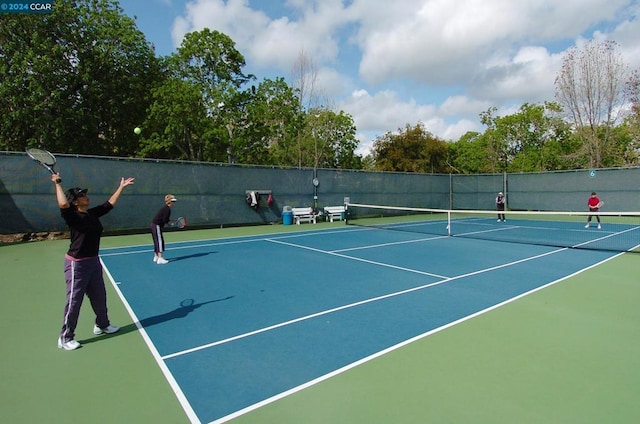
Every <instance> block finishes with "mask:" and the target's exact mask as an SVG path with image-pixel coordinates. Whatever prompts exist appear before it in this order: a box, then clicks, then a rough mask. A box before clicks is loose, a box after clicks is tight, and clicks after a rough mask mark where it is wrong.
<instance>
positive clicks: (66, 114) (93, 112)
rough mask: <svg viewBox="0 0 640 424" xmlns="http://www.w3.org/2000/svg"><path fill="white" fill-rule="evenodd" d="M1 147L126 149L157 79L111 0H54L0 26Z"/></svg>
mask: <svg viewBox="0 0 640 424" xmlns="http://www.w3.org/2000/svg"><path fill="white" fill-rule="evenodd" d="M0 39H2V40H3V41H2V43H0V74H2V76H3V78H2V80H0V109H1V110H2V111H3V113H2V114H0V148H1V149H6V150H23V149H24V148H25V147H26V146H44V147H46V148H47V149H49V150H52V151H56V152H65V153H88V154H99V155H122V156H126V155H133V154H135V152H136V150H137V147H138V145H137V143H138V139H137V137H136V136H135V135H134V134H133V128H135V127H136V126H138V125H139V124H140V122H141V121H142V119H143V117H144V111H145V109H146V107H147V105H148V101H149V93H150V91H151V87H152V86H153V84H154V82H155V81H156V80H157V79H158V78H157V77H158V72H159V67H158V63H157V60H156V58H155V56H154V53H153V50H152V48H151V47H150V45H149V43H147V41H146V40H145V38H144V35H143V34H142V33H141V32H140V31H138V30H137V28H136V26H135V23H134V22H133V21H132V20H131V19H130V18H128V17H126V16H124V15H123V13H122V9H120V7H119V6H118V3H117V2H115V1H111V0H77V1H74V2H57V3H56V7H55V8H54V10H53V13H51V14H47V15H6V16H3V17H2V25H1V26H0Z"/></svg>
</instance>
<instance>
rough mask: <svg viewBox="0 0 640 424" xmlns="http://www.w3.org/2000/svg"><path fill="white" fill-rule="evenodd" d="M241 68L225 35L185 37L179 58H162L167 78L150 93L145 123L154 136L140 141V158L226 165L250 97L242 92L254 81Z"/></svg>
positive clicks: (202, 33) (200, 33) (204, 32)
mask: <svg viewBox="0 0 640 424" xmlns="http://www.w3.org/2000/svg"><path fill="white" fill-rule="evenodd" d="M244 66H245V59H244V57H243V56H242V54H241V53H240V52H239V51H238V50H236V48H235V43H234V42H233V40H232V39H231V38H229V37H228V36H227V35H225V34H222V33H220V32H218V31H211V30H209V29H203V30H202V31H197V32H192V33H189V34H187V35H186V36H185V38H184V40H183V41H182V44H181V46H180V47H179V48H178V50H177V52H176V53H174V54H172V55H171V56H169V57H167V58H166V61H165V75H166V78H165V79H164V80H163V82H162V85H161V86H160V87H159V88H157V89H156V90H154V93H153V104H152V105H151V107H150V108H149V115H148V117H147V125H148V126H149V127H150V128H153V129H154V131H153V134H154V136H153V137H149V138H147V139H145V140H144V144H145V148H144V153H145V154H155V155H161V156H168V157H171V156H173V155H174V152H179V157H178V158H180V159H187V160H195V161H201V160H205V161H217V162H222V161H227V160H229V159H230V155H231V153H232V151H233V150H234V149H233V147H232V146H231V143H232V142H233V141H234V140H235V137H234V134H235V132H236V129H237V128H238V126H241V125H243V122H246V120H247V116H246V105H247V103H248V102H249V101H250V100H251V99H250V98H251V95H252V91H251V90H250V89H246V88H245V89H244V90H243V86H244V85H246V84H247V83H248V82H250V81H251V80H252V79H254V77H253V76H251V75H245V74H244V73H243V72H242V68H243V67H244ZM177 89H184V93H179V92H175V90H177ZM187 115H188V116H187Z"/></svg>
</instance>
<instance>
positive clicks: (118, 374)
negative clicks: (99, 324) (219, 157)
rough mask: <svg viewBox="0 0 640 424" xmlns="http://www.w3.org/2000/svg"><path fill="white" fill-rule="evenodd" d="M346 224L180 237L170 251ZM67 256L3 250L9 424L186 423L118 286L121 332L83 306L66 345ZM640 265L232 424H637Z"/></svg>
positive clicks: (34, 248) (474, 324)
mask: <svg viewBox="0 0 640 424" xmlns="http://www.w3.org/2000/svg"><path fill="white" fill-rule="evenodd" d="M339 225H342V224H340V223H333V224H330V223H326V224H318V225H311V224H307V225H301V226H281V225H274V226H260V227H244V228H228V229H216V230H198V231H172V232H169V233H168V234H167V241H168V242H174V241H180V240H199V239H208V238H216V237H232V236H234V237H235V236H242V235H250V234H256V233H261V234H269V233H276V232H282V231H301V230H316V229H320V228H331V227H335V226H339ZM124 245H150V236H149V235H147V234H140V235H129V236H119V237H105V238H104V239H103V247H117V246H124ZM67 247H68V240H53V241H42V242H34V243H24V244H18V245H12V246H2V247H0V264H1V267H2V270H1V271H2V283H0V299H1V300H0V302H1V306H2V307H1V308H0V322H1V323H2V326H3V329H4V333H5V340H4V341H3V343H2V345H1V347H0V354H1V355H2V358H3V361H2V364H1V365H0V370H1V371H0V376H1V377H2V388H1V389H0V395H1V396H0V414H1V416H2V417H3V421H5V422H9V423H17V424H20V423H34V422H72V421H74V422H75V421H80V422H82V421H87V422H92V423H98V424H100V423H116V422H123V423H127V422H130V423H156V424H180V423H187V422H188V419H187V417H186V415H185V414H184V412H183V410H182V408H181V406H180V405H179V402H178V400H177V399H176V397H175V395H174V393H173V391H172V390H171V388H170V386H169V384H168V383H167V381H166V379H165V378H164V376H163V374H162V373H161V371H160V369H159V367H158V365H157V364H156V363H155V361H154V359H153V357H152V355H151V353H150V352H149V351H148V349H147V347H146V345H145V344H144V342H143V340H142V337H141V336H140V334H139V333H138V332H137V331H135V329H134V327H133V323H132V321H131V318H130V317H129V316H128V314H127V312H126V310H125V308H124V306H123V305H122V303H121V302H120V300H119V298H118V297H117V295H116V293H115V290H114V289H113V288H112V287H111V286H110V285H108V287H107V290H108V296H109V307H110V315H111V319H112V321H113V322H114V323H115V324H117V325H120V326H122V327H123V331H122V332H121V333H118V334H116V335H112V336H94V335H93V334H92V332H91V329H92V326H93V314H92V311H91V310H90V306H89V304H88V302H85V304H84V305H83V311H82V313H81V317H80V322H79V325H78V333H77V338H78V340H79V341H81V342H82V343H83V344H84V347H82V348H81V349H79V350H77V351H72V352H66V351H62V350H60V349H58V348H57V347H56V338H57V335H58V332H59V330H60V323H61V319H62V308H63V306H64V277H63V273H62V265H63V255H64V252H65V251H66V249H67ZM150 259H151V257H150ZM639 265H640V256H639V255H638V254H626V255H622V256H619V257H617V258H615V259H613V260H610V261H608V262H606V263H604V264H601V265H600V266H597V267H595V268H592V269H590V270H588V271H585V272H583V273H581V274H579V275H577V276H574V277H572V278H569V279H567V280H564V281H561V282H559V283H557V284H555V285H553V286H551V287H549V288H546V289H544V290H541V291H539V292H536V293H534V294H531V295H529V296H527V297H524V298H522V299H519V300H517V301H515V302H512V303H510V304H507V305H505V306H503V307H501V308H498V309H495V310H493V311H491V312H489V313H487V314H484V315H481V316H479V317H476V318H474V319H472V320H469V321H465V322H463V323H461V324H458V325H456V326H454V327H451V328H449V329H447V330H445V331H442V332H439V333H436V334H434V335H432V336H430V337H426V338H424V339H421V340H419V341H417V342H415V343H412V344H410V345H407V346H405V347H403V348H401V349H398V350H396V351H394V352H392V353H390V354H388V355H385V356H382V357H379V358H377V359H375V360H373V361H371V362H368V363H366V364H364V365H362V366H359V367H356V368H354V369H351V370H349V371H347V372H345V373H343V374H340V375H338V376H336V377H334V378H332V379H329V380H327V381H324V382H321V383H319V384H317V385H314V386H311V387H309V388H307V389H306V390H303V391H301V392H298V393H296V394H293V395H291V396H289V397H286V398H283V399H281V400H279V401H276V402H273V403H271V404H268V405H266V406H264V407H262V408H260V409H258V410H256V411H253V412H250V413H248V414H246V415H243V416H241V417H239V418H237V419H235V420H233V421H231V422H233V423H235V424H264V423H278V424H281V423H305V424H314V423H318V424H320V423H322V424H325V423H332V424H342V423H344V424H347V423H349V424H351V423H358V422H363V423H364V422H367V423H394V424H399V423H417V422H436V423H492V424H502V423H504V424H506V423H509V424H510V423H513V422H528V423H538V422H539V423H542V422H543V423H551V424H553V423H563V424H565V423H581V424H589V423H594V424H596V423H598V424H600V423H603V422H611V423H635V422H640V406H639V404H638V402H637V401H636V397H637V395H638V394H639V393H640V326H638V323H639V322H640V308H638V306H637V303H638V299H640V285H639V284H638V269H639Z"/></svg>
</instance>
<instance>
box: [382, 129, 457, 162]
mask: <svg viewBox="0 0 640 424" xmlns="http://www.w3.org/2000/svg"><path fill="white" fill-rule="evenodd" d="M447 153H448V149H447V143H446V142H445V141H443V140H441V139H439V138H437V137H436V136H434V135H433V134H431V133H430V132H428V131H427V130H426V129H425V128H424V125H423V124H422V123H419V124H417V125H416V126H414V127H411V126H410V125H409V124H407V126H406V127H405V129H404V131H403V130H398V134H391V133H386V134H385V135H384V136H382V137H378V138H377V139H376V140H375V141H374V144H373V155H374V158H375V163H376V169H377V170H380V171H399V172H428V173H446V172H448V171H449V169H450V168H449V166H448V165H447Z"/></svg>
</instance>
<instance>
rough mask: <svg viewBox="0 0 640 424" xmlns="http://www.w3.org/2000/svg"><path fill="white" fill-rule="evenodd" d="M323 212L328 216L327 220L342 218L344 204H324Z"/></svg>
mask: <svg viewBox="0 0 640 424" xmlns="http://www.w3.org/2000/svg"><path fill="white" fill-rule="evenodd" d="M324 214H325V215H326V216H328V217H329V221H331V222H333V219H334V218H338V219H339V220H342V218H343V217H344V214H345V208H344V206H325V207H324Z"/></svg>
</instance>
